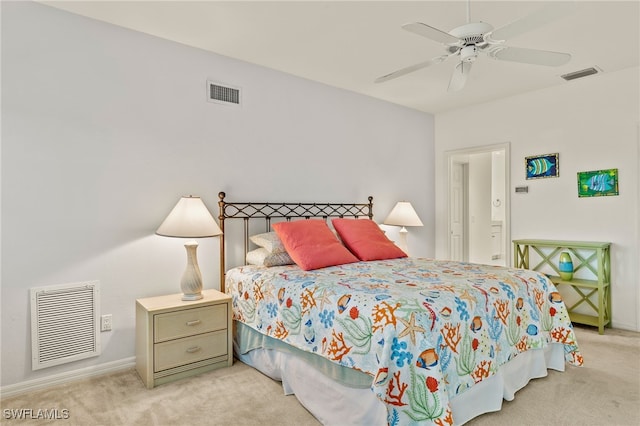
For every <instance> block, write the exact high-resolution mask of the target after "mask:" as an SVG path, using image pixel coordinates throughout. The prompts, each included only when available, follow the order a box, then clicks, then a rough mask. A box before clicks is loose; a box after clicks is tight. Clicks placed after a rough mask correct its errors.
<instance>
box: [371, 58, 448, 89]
mask: <svg viewBox="0 0 640 426" xmlns="http://www.w3.org/2000/svg"><path fill="white" fill-rule="evenodd" d="M448 57H449V55H442V56H436V57H435V58H431V59H429V60H428V61H424V62H420V63H419V64H415V65H411V66H410V67H406V68H402V69H399V70H398V71H394V72H392V73H389V74H387V75H383V76H382V77H378V78H376V79H375V83H383V82H385V81H388V80H392V79H394V78H397V77H400V76H403V75H405V74H409V73H411V72H414V71H418V70H420V69H422V68H426V67H428V66H430V65H435V64H439V63H440V62H442V61H444V60H445V59H447V58H448Z"/></svg>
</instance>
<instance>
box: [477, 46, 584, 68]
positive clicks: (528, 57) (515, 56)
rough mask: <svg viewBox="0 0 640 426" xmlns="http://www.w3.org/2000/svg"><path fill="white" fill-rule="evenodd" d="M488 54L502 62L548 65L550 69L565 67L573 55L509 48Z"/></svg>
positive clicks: (498, 49) (495, 50) (503, 47)
mask: <svg viewBox="0 0 640 426" xmlns="http://www.w3.org/2000/svg"><path fill="white" fill-rule="evenodd" d="M487 54H488V55H489V56H490V57H492V58H494V59H500V60H502V61H512V62H522V63H525V64H533V65H546V66H549V67H557V66H560V65H564V64H566V63H567V62H569V60H570V59H571V55H570V54H568V53H561V52H550V51H546V50H536V49H525V48H523V47H507V46H502V47H499V48H497V49H492V50H489V51H488V52H487Z"/></svg>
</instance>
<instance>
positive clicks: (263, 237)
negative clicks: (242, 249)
mask: <svg viewBox="0 0 640 426" xmlns="http://www.w3.org/2000/svg"><path fill="white" fill-rule="evenodd" d="M249 239H250V240H251V242H252V243H254V244H255V245H257V246H259V247H263V248H265V249H266V250H267V251H268V252H269V253H286V252H287V250H286V249H285V248H284V244H282V241H281V240H280V237H278V234H276V233H275V232H265V233H264V234H257V235H252V236H250V237H249Z"/></svg>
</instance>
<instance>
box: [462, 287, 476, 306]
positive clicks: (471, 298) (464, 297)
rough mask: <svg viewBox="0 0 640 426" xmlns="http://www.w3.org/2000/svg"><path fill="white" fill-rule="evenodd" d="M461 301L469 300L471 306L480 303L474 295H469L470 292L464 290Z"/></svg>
mask: <svg viewBox="0 0 640 426" xmlns="http://www.w3.org/2000/svg"><path fill="white" fill-rule="evenodd" d="M460 300H468V301H469V304H470V305H471V304H474V303H476V302H477V301H478V300H477V299H476V297H475V296H474V295H472V294H471V293H469V290H464V291H463V292H462V294H461V295H460Z"/></svg>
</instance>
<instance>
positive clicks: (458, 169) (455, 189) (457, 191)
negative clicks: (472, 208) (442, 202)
mask: <svg viewBox="0 0 640 426" xmlns="http://www.w3.org/2000/svg"><path fill="white" fill-rule="evenodd" d="M467 167H468V166H467V164H466V163H462V162H458V161H454V162H453V163H452V165H451V177H450V184H451V186H450V189H451V191H450V198H449V204H450V205H449V212H450V215H451V229H450V234H449V247H450V254H451V260H459V261H466V260H467V259H468V250H467V247H468V246H467V242H466V237H465V236H466V221H467V193H466V192H467Z"/></svg>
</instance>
